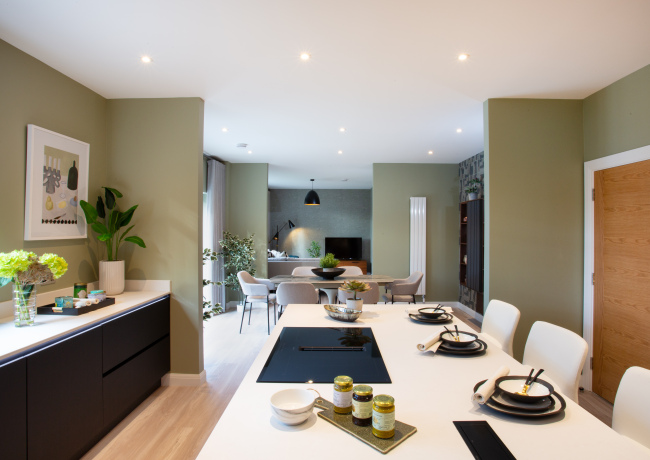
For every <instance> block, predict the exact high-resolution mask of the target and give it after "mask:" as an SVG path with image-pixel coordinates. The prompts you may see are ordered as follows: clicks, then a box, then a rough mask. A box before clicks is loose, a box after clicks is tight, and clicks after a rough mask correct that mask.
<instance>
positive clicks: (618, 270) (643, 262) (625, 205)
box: [593, 160, 650, 403]
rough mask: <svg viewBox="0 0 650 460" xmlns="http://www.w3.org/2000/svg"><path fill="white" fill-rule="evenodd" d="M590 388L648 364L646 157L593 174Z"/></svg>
mask: <svg viewBox="0 0 650 460" xmlns="http://www.w3.org/2000/svg"><path fill="white" fill-rule="evenodd" d="M594 208H595V209H594V211H595V214H594V268H595V270H594V362H593V390H594V392H595V393H597V394H599V395H601V396H602V397H603V398H605V399H606V400H608V401H610V402H612V403H613V402H614V398H615V397H616V390H617V389H618V385H619V383H620V381H621V377H622V376H623V373H624V372H625V370H626V369H627V368H628V367H630V366H642V367H645V368H650V160H648V161H643V162H639V163H633V164H630V165H624V166H619V167H616V168H611V169H606V170H602V171H597V172H596V173H595V205H594Z"/></svg>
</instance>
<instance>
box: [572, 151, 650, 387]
mask: <svg viewBox="0 0 650 460" xmlns="http://www.w3.org/2000/svg"><path fill="white" fill-rule="evenodd" d="M645 160H650V145H646V146H644V147H639V148H638V149H633V150H628V151H626V152H621V153H616V154H614V155H609V156H606V157H603V158H598V159H596V160H591V161H587V162H585V177H584V184H585V195H584V198H585V238H584V241H585V246H584V253H585V255H584V284H583V293H584V294H583V316H582V337H583V338H584V339H585V340H586V341H587V344H588V345H589V353H588V356H587V359H586V361H585V365H584V368H583V369H582V377H581V379H580V385H581V386H582V387H583V388H584V389H585V390H589V391H591V388H592V377H593V374H592V372H593V371H592V369H591V358H593V350H594V286H593V284H592V276H593V273H594V202H593V200H592V189H593V188H594V174H595V172H596V171H601V170H603V169H609V168H615V167H616V166H623V165H627V164H630V163H637V162H639V161H645Z"/></svg>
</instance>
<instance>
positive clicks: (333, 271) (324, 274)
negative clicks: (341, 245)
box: [311, 268, 345, 280]
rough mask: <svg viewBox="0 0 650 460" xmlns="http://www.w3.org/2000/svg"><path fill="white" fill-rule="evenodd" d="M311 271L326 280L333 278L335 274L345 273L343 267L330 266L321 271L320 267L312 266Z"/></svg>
mask: <svg viewBox="0 0 650 460" xmlns="http://www.w3.org/2000/svg"><path fill="white" fill-rule="evenodd" d="M311 271H312V272H314V274H315V275H316V276H320V277H321V278H325V279H326V280H333V279H334V278H336V277H337V276H339V275H342V274H343V273H345V268H330V269H329V270H328V271H323V269H322V268H312V269H311Z"/></svg>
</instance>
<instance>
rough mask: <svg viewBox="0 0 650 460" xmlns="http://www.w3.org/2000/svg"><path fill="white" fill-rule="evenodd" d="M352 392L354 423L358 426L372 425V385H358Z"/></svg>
mask: <svg viewBox="0 0 650 460" xmlns="http://www.w3.org/2000/svg"><path fill="white" fill-rule="evenodd" d="M352 393H353V394H352V423H354V424H355V425H357V426H370V425H372V387H371V386H369V385H357V386H356V387H354V388H353V389H352Z"/></svg>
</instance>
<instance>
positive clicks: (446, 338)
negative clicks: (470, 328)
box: [440, 331, 478, 348]
mask: <svg viewBox="0 0 650 460" xmlns="http://www.w3.org/2000/svg"><path fill="white" fill-rule="evenodd" d="M459 332H460V339H461V341H460V342H456V339H454V337H456V333H455V332H454V333H453V334H450V333H449V332H447V331H445V332H443V333H442V334H440V340H442V341H443V342H444V343H446V344H447V345H449V346H452V347H458V348H462V347H467V346H469V345H470V344H472V343H474V342H476V339H478V336H477V335H476V334H472V333H471V332H465V331H459Z"/></svg>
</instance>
